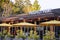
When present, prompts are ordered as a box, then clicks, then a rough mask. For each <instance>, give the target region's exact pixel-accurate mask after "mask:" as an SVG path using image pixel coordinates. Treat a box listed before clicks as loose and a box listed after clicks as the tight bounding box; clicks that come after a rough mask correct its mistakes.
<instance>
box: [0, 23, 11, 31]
mask: <svg viewBox="0 0 60 40" xmlns="http://www.w3.org/2000/svg"><path fill="white" fill-rule="evenodd" d="M0 26H1V27H9V32H10V27H11V26H12V25H10V24H6V23H2V24H0Z"/></svg>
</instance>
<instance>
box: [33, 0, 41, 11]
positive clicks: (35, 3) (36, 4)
mask: <svg viewBox="0 0 60 40" xmlns="http://www.w3.org/2000/svg"><path fill="white" fill-rule="evenodd" d="M40 8H41V7H40V5H39V4H38V1H37V0H35V1H34V4H33V11H37V10H40Z"/></svg>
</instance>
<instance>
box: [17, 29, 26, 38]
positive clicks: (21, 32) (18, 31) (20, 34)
mask: <svg viewBox="0 0 60 40" xmlns="http://www.w3.org/2000/svg"><path fill="white" fill-rule="evenodd" d="M16 37H17V38H23V39H25V38H26V36H25V35H24V32H23V31H22V30H17V36H16Z"/></svg>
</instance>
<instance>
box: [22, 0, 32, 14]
mask: <svg viewBox="0 0 60 40" xmlns="http://www.w3.org/2000/svg"><path fill="white" fill-rule="evenodd" d="M23 11H24V12H25V13H29V12H31V11H32V4H31V2H30V0H25V2H24V8H23Z"/></svg>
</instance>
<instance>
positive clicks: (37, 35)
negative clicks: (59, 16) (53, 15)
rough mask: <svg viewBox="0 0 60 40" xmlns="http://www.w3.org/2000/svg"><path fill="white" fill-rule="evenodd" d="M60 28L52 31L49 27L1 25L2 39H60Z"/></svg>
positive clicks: (0, 38) (0, 35)
mask: <svg viewBox="0 0 60 40" xmlns="http://www.w3.org/2000/svg"><path fill="white" fill-rule="evenodd" d="M58 30H59V29H58V28H56V27H55V30H54V32H51V31H50V29H49V27H36V30H35V29H34V27H22V29H21V28H20V27H11V28H10V33H9V32H8V28H7V27H0V40H60V36H59V32H60V31H59V32H57V31H58Z"/></svg>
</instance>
